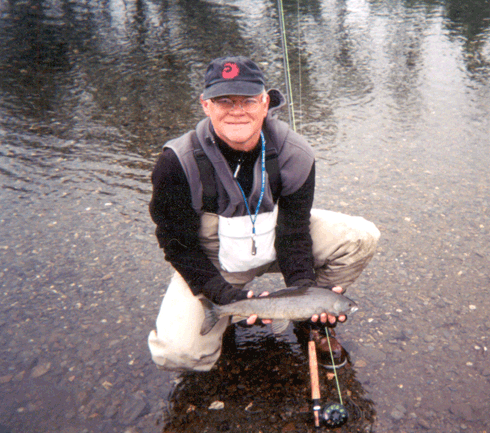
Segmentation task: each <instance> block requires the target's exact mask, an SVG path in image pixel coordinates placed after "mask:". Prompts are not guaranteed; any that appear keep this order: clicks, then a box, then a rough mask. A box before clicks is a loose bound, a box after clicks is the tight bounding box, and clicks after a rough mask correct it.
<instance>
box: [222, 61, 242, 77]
mask: <svg viewBox="0 0 490 433" xmlns="http://www.w3.org/2000/svg"><path fill="white" fill-rule="evenodd" d="M239 73H240V69H238V66H237V65H236V64H235V63H225V66H224V68H223V74H222V75H223V78H226V79H227V80H231V79H232V78H235V77H238V74H239Z"/></svg>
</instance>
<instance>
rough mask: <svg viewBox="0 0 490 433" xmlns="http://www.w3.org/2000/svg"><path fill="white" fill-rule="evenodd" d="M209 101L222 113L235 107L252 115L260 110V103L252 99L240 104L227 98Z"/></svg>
mask: <svg viewBox="0 0 490 433" xmlns="http://www.w3.org/2000/svg"><path fill="white" fill-rule="evenodd" d="M211 101H212V102H213V104H215V105H216V106H217V107H218V108H219V109H220V110H222V111H231V110H232V109H233V108H235V107H240V108H241V109H242V110H243V111H245V112H247V113H254V112H256V111H258V109H259V108H260V102H259V101H257V100H256V99H254V98H247V99H244V100H243V101H241V102H239V101H236V102H234V101H232V100H231V99H229V98H219V99H211Z"/></svg>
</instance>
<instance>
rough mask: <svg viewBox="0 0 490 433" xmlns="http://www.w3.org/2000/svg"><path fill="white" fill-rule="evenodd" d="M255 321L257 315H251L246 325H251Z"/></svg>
mask: <svg viewBox="0 0 490 433" xmlns="http://www.w3.org/2000/svg"><path fill="white" fill-rule="evenodd" d="M256 320H257V314H252V315H251V316H250V317H249V318H248V319H247V325H253V324H254V323H255V321H256Z"/></svg>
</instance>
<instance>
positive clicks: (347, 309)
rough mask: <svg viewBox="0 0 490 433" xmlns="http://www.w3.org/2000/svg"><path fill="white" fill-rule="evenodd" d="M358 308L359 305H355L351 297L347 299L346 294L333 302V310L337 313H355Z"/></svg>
mask: <svg viewBox="0 0 490 433" xmlns="http://www.w3.org/2000/svg"><path fill="white" fill-rule="evenodd" d="M358 309H359V307H358V306H357V304H356V303H355V302H354V301H353V300H352V299H349V298H348V297H346V296H342V298H340V299H338V300H337V301H336V302H335V312H336V313H337V314H345V315H348V314H352V313H355V312H356V311H357V310H358Z"/></svg>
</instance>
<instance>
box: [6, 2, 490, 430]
mask: <svg viewBox="0 0 490 433" xmlns="http://www.w3.org/2000/svg"><path fill="white" fill-rule="evenodd" d="M284 10H285V16H286V19H285V21H286V28H287V37H288V42H289V47H288V48H289V54H290V61H291V74H292V87H293V94H294V100H295V107H296V123H297V129H298V130H299V131H300V132H302V133H303V134H305V135H306V136H307V137H308V139H309V140H310V141H311V143H312V145H313V146H314V148H315V152H316V154H317V157H318V164H317V185H318V186H317V196H316V203H315V206H317V207H322V208H328V209H332V210H337V211H342V212H346V213H349V214H354V215H362V216H364V217H366V218H368V219H370V220H372V221H373V222H375V223H376V224H377V225H378V227H379V228H380V230H381V232H382V238H381V241H380V246H379V250H378V253H377V255H376V256H375V258H374V259H373V261H372V263H371V264H370V266H369V268H368V269H367V270H366V271H365V273H364V274H363V275H362V276H361V278H360V279H359V280H358V281H357V282H356V284H355V285H353V286H352V287H351V288H350V289H349V296H350V297H352V298H353V299H355V300H356V301H357V302H358V303H359V304H360V306H361V308H360V311H359V312H358V313H356V315H355V316H353V317H352V318H350V320H349V322H348V324H346V325H343V326H342V327H341V329H339V330H338V335H339V337H340V339H341V341H342V342H343V344H344V345H345V347H346V348H347V350H348V351H349V353H350V357H351V360H352V368H351V369H348V370H345V371H344V373H343V375H344V376H343V377H341V386H342V388H343V390H344V392H345V396H346V398H348V399H349V400H348V401H349V404H351V410H352V411H353V413H354V412H355V414H356V416H357V421H358V422H357V424H356V423H353V424H350V427H349V425H348V426H347V427H346V428H345V429H344V430H343V431H346V432H352V431H370V430H372V431H377V432H416V431H431V432H444V433H445V432H462V431H468V432H478V433H483V432H489V431H490V415H489V413H488V402H489V401H490V362H489V357H488V351H487V346H488V334H489V331H490V325H489V324H488V311H489V310H490V300H489V296H488V289H489V287H490V271H489V268H490V266H489V265H490V264H489V259H488V257H489V254H490V242H489V228H490V211H489V206H490V181H489V179H490V177H489V169H488V167H489V165H490V156H489V145H490V29H489V27H490V3H489V1H488V0H473V1H470V0H467V1H449V0H448V1H435V0H434V1H430V0H418V1H417V0H413V1H398V0H395V1H391V0H390V1H388V0H384V1H362V0H352V1H347V0H345V1H342V0H337V1H329V0H324V1H313V0H309V1H306V0H300V1H299V2H296V1H292V0H290V1H286V2H285V4H284ZM230 53H240V54H244V55H248V56H250V57H252V58H253V59H254V60H255V61H257V62H258V63H259V64H260V65H261V67H262V68H263V70H264V72H265V74H266V76H267V78H268V83H269V87H276V88H279V89H281V90H283V91H284V89H285V86H284V71H283V63H282V51H281V41H280V34H279V20H278V13H277V5H276V2H274V1H262V2H261V1H254V0H248V1H244V0H235V1H218V0H217V1H214V2H213V1H209V2H206V1H197V0H187V1H184V0H174V1H164V0H161V1H156V0H154V1H151V0H136V1H132V0H119V1H118V0H100V1H95V0H92V1H90V0H87V1H83V0H72V1H63V0H51V1H47V0H22V1H15V0H11V1H7V0H2V1H0V140H1V147H0V179H1V180H0V181H1V189H0V212H1V213H0V265H1V266H0V281H1V283H0V284H1V305H0V311H1V313H0V347H1V348H2V349H1V351H0V392H1V394H2V398H1V399H0V431H2V432H12V433H30V432H36V433H39V432H62V433H75V432H125V433H135V432H161V431H162V430H163V428H164V427H163V426H164V425H165V424H166V423H167V422H168V421H169V418H168V412H169V409H172V408H174V409H176V410H174V413H177V415H179V414H180V415H182V414H183V417H181V418H180V419H179V420H178V421H175V422H180V424H179V429H180V430H175V431H179V432H182V431H184V427H183V426H185V428H187V429H188V430H187V431H201V432H203V431H209V432H215V431H237V432H238V431H247V432H248V431H250V432H252V431H253V432H258V431H263V432H264V433H265V432H273V431H281V432H283V431H284V432H285V431H298V432H303V431H312V430H311V428H312V427H311V423H309V422H310V420H309V419H308V416H309V402H308V398H309V389H308V377H307V365H306V364H305V363H304V361H305V359H304V356H303V354H302V352H301V350H299V349H298V348H297V347H296V346H295V341H294V338H293V337H292V335H289V334H286V335H285V336H284V337H283V340H281V339H280V340H278V341H276V340H274V339H271V337H270V333H269V332H268V331H267V330H266V329H265V330H264V329H260V330H257V331H256V332H254V333H253V334H252V335H249V334H245V335H243V334H239V335H237V337H236V340H234V341H235V344H237V346H238V348H237V349H236V350H235V351H230V353H229V354H227V355H226V356H224V357H223V360H222V363H221V364H220V366H219V368H218V369H217V371H215V372H214V373H212V374H211V373H210V374H209V375H208V376H206V375H197V376H196V375H190V376H184V377H178V376H177V375H176V374H168V373H165V372H161V371H158V370H157V369H156V368H155V367H154V365H153V364H152V363H151V361H150V359H149V354H148V350H147V348H146V338H147V335H148V332H149V331H150V329H152V328H153V326H154V320H155V318H156V315H157V312H158V308H159V304H160V301H161V297H162V295H163V292H164V289H165V286H166V284H167V283H168V279H169V276H170V275H171V269H170V268H169V266H168V264H166V263H165V262H164V260H163V255H162V253H161V252H160V251H159V249H158V247H157V244H156V240H155V238H154V235H153V230H154V226H153V223H152V222H151V220H150V218H149V216H148V212H147V204H148V201H149V198H150V193H151V185H150V181H149V173H150V171H151V168H152V165H153V164H154V161H155V159H156V157H157V155H158V153H159V151H160V148H161V145H162V144H163V143H164V142H165V141H166V140H167V139H170V138H172V137H175V136H177V135H179V134H181V133H183V132H184V131H186V130H188V129H189V128H192V127H193V125H194V124H195V123H196V122H197V121H198V120H199V119H200V118H201V117H202V112H201V109H200V106H199V104H198V97H199V94H200V92H201V86H202V77H203V72H204V69H205V67H206V65H207V63H208V62H209V61H210V60H211V59H212V58H214V57H218V56H221V55H226V54H230ZM284 118H285V119H286V118H287V116H286V113H285V117H284ZM279 284H280V280H279V279H274V277H265V278H262V279H260V280H258V282H257V283H256V284H255V286H254V287H255V288H257V290H263V289H269V290H270V289H272V288H274V287H277V286H278V285H279ZM277 357H279V358H277ZM257 360H259V361H260V360H261V361H263V362H259V363H258V364H257V362H258V361H257ZM269 365H270V369H268V366H269ZM250 366H253V367H254V368H256V369H257V370H256V374H252V375H250ZM278 372H279V373H278ZM254 373H255V371H254ZM258 378H262V380H259V379H258ZM267 378H269V379H267ZM327 382H328V378H325V383H326V385H325V386H327V385H328V386H330V385H331V384H330V385H329V384H328V383H327ZM176 383H179V385H178V387H177V391H175V392H174V393H173V394H172V397H170V398H169V393H170V391H171V389H172V388H173V387H174V385H175V384H176ZM213 383H217V384H216V385H213ZM219 384H222V385H221V386H220V385H219ZM330 387H331V386H330ZM278 390H279V391H278ZM327 391H328V390H327ZM330 391H332V390H331V389H330ZM330 391H328V392H330ZM332 392H333V391H332ZM330 397H331V398H332V399H333V398H334V397H335V396H334V395H333V396H330V395H325V398H326V399H328V398H330ZM213 400H221V401H223V402H224V403H225V409H224V410H223V411H211V410H207V406H208V403H209V402H212V401H213ZM250 403H252V406H249V404H250ZM247 407H248V409H247V410H245V409H246V408H247ZM250 408H253V409H254V410H251V409H250ZM356 408H357V409H356ZM356 410H357V412H356ZM361 421H362V422H361ZM240 423H241V424H240ZM238 424H240V425H241V426H242V427H240V428H239V427H237V425H238ZM308 426H309V427H308ZM361 428H362V429H364V430H358V429H361ZM2 429H3V430H2ZM171 431H174V430H171Z"/></svg>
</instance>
